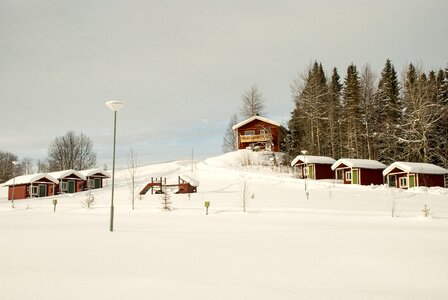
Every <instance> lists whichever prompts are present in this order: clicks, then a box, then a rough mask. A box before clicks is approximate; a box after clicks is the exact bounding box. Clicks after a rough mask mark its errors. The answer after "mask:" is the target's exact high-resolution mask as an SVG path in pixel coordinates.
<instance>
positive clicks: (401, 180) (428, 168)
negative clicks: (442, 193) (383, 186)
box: [383, 162, 448, 189]
mask: <svg viewBox="0 0 448 300" xmlns="http://www.w3.org/2000/svg"><path fill="white" fill-rule="evenodd" d="M383 175H384V177H385V179H386V182H387V183H388V185H389V186H392V187H397V188H403V189H407V188H413V187H417V186H426V187H431V186H440V187H445V188H448V170H447V169H444V168H441V167H439V166H436V165H433V164H427V163H415V162H394V163H393V164H391V165H390V166H389V167H387V168H386V169H385V170H384V171H383Z"/></svg>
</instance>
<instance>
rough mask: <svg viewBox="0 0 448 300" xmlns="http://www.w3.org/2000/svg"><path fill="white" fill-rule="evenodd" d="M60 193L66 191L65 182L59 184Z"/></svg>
mask: <svg viewBox="0 0 448 300" xmlns="http://www.w3.org/2000/svg"><path fill="white" fill-rule="evenodd" d="M61 191H62V192H65V191H67V182H66V181H62V182H61Z"/></svg>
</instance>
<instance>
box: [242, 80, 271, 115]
mask: <svg viewBox="0 0 448 300" xmlns="http://www.w3.org/2000/svg"><path fill="white" fill-rule="evenodd" d="M241 100H242V101H243V107H242V108H241V116H242V117H243V119H248V118H251V117H253V116H257V115H258V116H264V115H265V112H264V100H263V97H262V95H261V92H260V91H259V90H258V87H257V86H256V85H253V86H252V87H251V88H250V89H249V90H247V91H245V92H244V93H243V95H242V97H241Z"/></svg>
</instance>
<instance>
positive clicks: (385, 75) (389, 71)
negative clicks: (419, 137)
mask: <svg viewBox="0 0 448 300" xmlns="http://www.w3.org/2000/svg"><path fill="white" fill-rule="evenodd" d="M399 92H400V87H399V84H398V80H397V73H396V72H395V68H394V66H393V65H392V63H391V61H390V60H389V59H388V60H387V61H386V65H385V67H384V69H383V71H382V72H381V78H380V81H379V83H378V91H377V95H376V96H377V100H376V101H377V105H376V116H377V118H378V121H379V122H378V127H377V133H378V145H377V146H378V153H377V159H379V160H380V161H382V162H385V163H391V162H393V161H395V160H400V156H399V154H400V147H399V142H400V139H399V131H400V127H399V126H400V125H399V124H400V121H401V107H400V98H399Z"/></svg>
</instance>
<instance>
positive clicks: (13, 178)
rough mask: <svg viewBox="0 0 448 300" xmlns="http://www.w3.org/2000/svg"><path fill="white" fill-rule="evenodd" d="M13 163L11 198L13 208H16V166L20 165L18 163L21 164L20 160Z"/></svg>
mask: <svg viewBox="0 0 448 300" xmlns="http://www.w3.org/2000/svg"><path fill="white" fill-rule="evenodd" d="M12 164H13V166H12V197H11V198H12V199H11V202H12V203H11V205H12V208H14V191H15V190H16V166H17V165H18V164H20V162H18V161H15V160H14V161H12Z"/></svg>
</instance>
